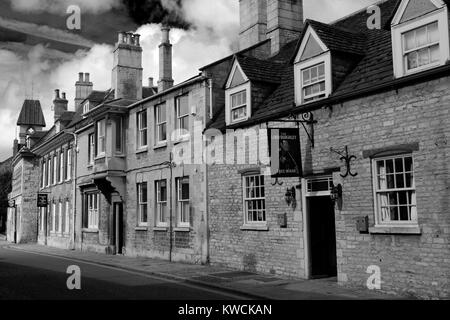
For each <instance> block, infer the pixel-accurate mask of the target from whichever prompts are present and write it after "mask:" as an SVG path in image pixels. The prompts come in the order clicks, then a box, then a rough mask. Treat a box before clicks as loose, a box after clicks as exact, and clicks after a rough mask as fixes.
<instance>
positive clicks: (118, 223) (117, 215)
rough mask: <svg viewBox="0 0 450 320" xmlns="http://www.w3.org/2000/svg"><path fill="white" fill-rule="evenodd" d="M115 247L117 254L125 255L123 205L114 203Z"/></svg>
mask: <svg viewBox="0 0 450 320" xmlns="http://www.w3.org/2000/svg"><path fill="white" fill-rule="evenodd" d="M113 240H114V242H113V243H114V246H115V248H116V252H115V254H123V247H124V237H123V204H122V203H119V202H116V203H114V239H113Z"/></svg>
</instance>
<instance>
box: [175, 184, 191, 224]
mask: <svg viewBox="0 0 450 320" xmlns="http://www.w3.org/2000/svg"><path fill="white" fill-rule="evenodd" d="M183 180H187V181H188V185H189V198H188V199H182V198H181V195H182V192H181V182H182V181H183ZM176 187H177V216H178V219H177V220H178V226H179V227H180V228H189V227H190V226H191V222H190V221H191V181H190V178H189V177H180V178H176ZM186 202H187V203H188V206H187V208H188V210H187V212H185V209H186V208H185V207H184V204H185V203H186ZM183 217H184V218H185V219H183ZM186 220H187V221H186Z"/></svg>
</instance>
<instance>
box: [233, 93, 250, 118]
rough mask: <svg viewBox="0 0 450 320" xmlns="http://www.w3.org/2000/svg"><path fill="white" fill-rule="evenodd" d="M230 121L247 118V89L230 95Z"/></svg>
mask: <svg viewBox="0 0 450 320" xmlns="http://www.w3.org/2000/svg"><path fill="white" fill-rule="evenodd" d="M230 108H231V122H236V121H240V120H244V119H246V118H247V91H246V90H242V91H239V92H237V93H234V94H232V95H231V106H230Z"/></svg>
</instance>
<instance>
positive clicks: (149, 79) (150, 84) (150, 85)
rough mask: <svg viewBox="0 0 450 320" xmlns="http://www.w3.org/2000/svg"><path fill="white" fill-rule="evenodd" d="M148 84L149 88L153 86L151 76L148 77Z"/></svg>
mask: <svg viewBox="0 0 450 320" xmlns="http://www.w3.org/2000/svg"><path fill="white" fill-rule="evenodd" d="M148 86H149V87H150V88H153V86H154V84H153V77H150V78H148Z"/></svg>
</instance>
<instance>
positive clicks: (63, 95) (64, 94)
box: [62, 92, 66, 100]
mask: <svg viewBox="0 0 450 320" xmlns="http://www.w3.org/2000/svg"><path fill="white" fill-rule="evenodd" d="M62 98H63V100H66V93H65V92H63V93H62Z"/></svg>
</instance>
